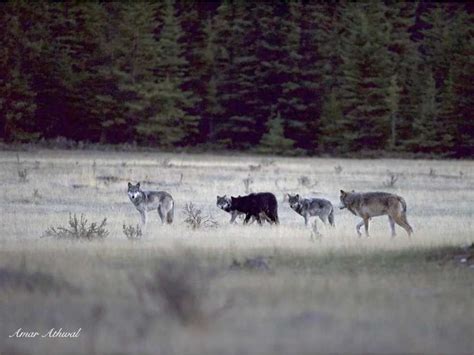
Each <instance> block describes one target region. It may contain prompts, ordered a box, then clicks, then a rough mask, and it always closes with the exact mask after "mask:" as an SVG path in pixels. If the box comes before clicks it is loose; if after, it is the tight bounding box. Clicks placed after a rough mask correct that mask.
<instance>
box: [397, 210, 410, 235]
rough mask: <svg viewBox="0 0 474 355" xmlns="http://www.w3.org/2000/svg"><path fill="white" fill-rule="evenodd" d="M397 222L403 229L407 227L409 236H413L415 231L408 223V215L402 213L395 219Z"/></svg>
mask: <svg viewBox="0 0 474 355" xmlns="http://www.w3.org/2000/svg"><path fill="white" fill-rule="evenodd" d="M395 222H397V224H398V225H399V226H400V227H402V228H403V229H405V230H406V231H407V233H408V236H411V235H412V233H413V228H412V227H411V226H410V225H409V224H408V221H407V217H406V215H402V216H400V217H398V218H396V219H395Z"/></svg>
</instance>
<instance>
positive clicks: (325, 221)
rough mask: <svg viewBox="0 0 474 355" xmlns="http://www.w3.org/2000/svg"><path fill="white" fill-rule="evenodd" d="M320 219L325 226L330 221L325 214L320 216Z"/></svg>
mask: <svg viewBox="0 0 474 355" xmlns="http://www.w3.org/2000/svg"><path fill="white" fill-rule="evenodd" d="M319 219H320V220H321V221H323V223H324V224H326V223H327V222H328V219H327V216H326V215H323V214H320V215H319Z"/></svg>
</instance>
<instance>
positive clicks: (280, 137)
mask: <svg viewBox="0 0 474 355" xmlns="http://www.w3.org/2000/svg"><path fill="white" fill-rule="evenodd" d="M267 128H268V131H267V133H265V135H264V136H263V137H262V139H261V141H260V146H259V148H258V150H259V151H260V152H262V153H270V154H284V153H291V151H292V149H293V145H294V142H293V140H291V139H289V138H285V134H284V129H283V119H282V118H281V116H280V112H278V113H277V115H276V116H275V117H274V118H272V119H270V120H269V121H268V122H267Z"/></svg>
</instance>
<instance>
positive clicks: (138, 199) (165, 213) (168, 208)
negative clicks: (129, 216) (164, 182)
mask: <svg viewBox="0 0 474 355" xmlns="http://www.w3.org/2000/svg"><path fill="white" fill-rule="evenodd" d="M128 197H129V198H130V201H132V203H133V205H134V206H135V208H136V209H137V210H138V212H140V216H141V220H142V225H143V226H146V222H147V213H148V211H153V210H157V211H158V215H159V216H160V218H161V223H162V224H164V223H165V221H166V223H168V224H171V223H173V216H174V200H173V197H171V195H170V194H169V193H167V192H165V191H144V190H142V189H140V183H137V184H136V185H133V184H132V183H130V182H129V183H128Z"/></svg>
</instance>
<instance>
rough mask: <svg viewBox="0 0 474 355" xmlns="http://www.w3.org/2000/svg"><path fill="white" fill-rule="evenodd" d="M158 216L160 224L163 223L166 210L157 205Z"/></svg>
mask: <svg viewBox="0 0 474 355" xmlns="http://www.w3.org/2000/svg"><path fill="white" fill-rule="evenodd" d="M158 216H160V219H161V224H165V217H166V211H165V210H164V208H163V206H158Z"/></svg>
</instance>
